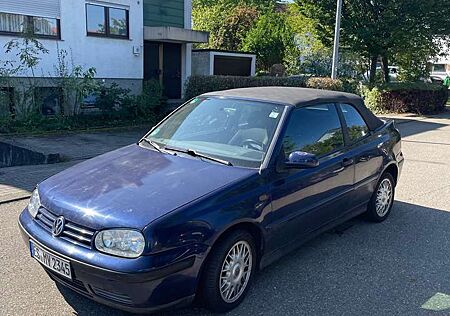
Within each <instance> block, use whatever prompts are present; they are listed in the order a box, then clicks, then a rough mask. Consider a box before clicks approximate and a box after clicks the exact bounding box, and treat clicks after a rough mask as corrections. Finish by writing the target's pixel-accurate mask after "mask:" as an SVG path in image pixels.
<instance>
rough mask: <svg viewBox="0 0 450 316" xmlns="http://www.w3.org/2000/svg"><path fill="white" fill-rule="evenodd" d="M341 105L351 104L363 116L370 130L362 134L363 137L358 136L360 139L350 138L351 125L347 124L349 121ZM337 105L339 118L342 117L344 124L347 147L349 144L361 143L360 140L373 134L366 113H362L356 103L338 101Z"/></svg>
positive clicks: (342, 123)
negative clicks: (365, 116)
mask: <svg viewBox="0 0 450 316" xmlns="http://www.w3.org/2000/svg"><path fill="white" fill-rule="evenodd" d="M341 105H349V106H351V107H353V108H354V109H355V111H356V113H358V114H359V116H361V118H362V120H363V122H364V124H366V127H367V131H368V132H367V134H366V135H364V136H362V137H360V138H358V139H356V140H351V139H350V132H349V127H348V125H347V121H346V120H345V115H344V112H342V109H341ZM335 106H336V110H337V111H338V113H339V118H340V119H341V125H342V126H343V128H344V139H345V146H346V147H348V146H353V145H355V144H357V143H359V142H360V141H362V140H364V139H366V138H367V137H369V136H371V135H372V131H371V130H370V128H369V125H368V124H367V121H366V119H365V118H364V115H362V114H361V112H360V111H359V110H358V108H357V107H356V106H355V105H353V104H351V103H343V102H338V103H335Z"/></svg>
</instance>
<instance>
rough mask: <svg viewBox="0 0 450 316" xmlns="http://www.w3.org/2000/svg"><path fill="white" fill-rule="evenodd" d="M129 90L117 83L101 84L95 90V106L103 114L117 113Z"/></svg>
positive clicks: (111, 114)
mask: <svg viewBox="0 0 450 316" xmlns="http://www.w3.org/2000/svg"><path fill="white" fill-rule="evenodd" d="M129 93H130V90H129V89H123V88H121V87H120V86H119V85H118V84H117V83H115V82H113V83H112V84H111V85H109V86H108V85H106V84H101V85H100V86H99V87H98V88H97V89H96V91H95V93H94V95H95V100H96V101H95V106H96V107H97V108H99V109H100V111H101V112H102V114H103V115H105V116H114V115H115V114H118V113H117V112H119V109H120V107H121V105H122V103H123V101H124V100H125V99H126V98H127V97H128V96H129Z"/></svg>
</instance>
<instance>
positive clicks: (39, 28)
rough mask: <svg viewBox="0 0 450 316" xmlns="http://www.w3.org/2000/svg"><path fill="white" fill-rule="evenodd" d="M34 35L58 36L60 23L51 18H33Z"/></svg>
mask: <svg viewBox="0 0 450 316" xmlns="http://www.w3.org/2000/svg"><path fill="white" fill-rule="evenodd" d="M33 25H34V34H36V35H48V36H58V21H57V20H56V19H49V18H36V17H34V18H33Z"/></svg>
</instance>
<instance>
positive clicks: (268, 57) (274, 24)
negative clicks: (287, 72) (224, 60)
mask: <svg viewBox="0 0 450 316" xmlns="http://www.w3.org/2000/svg"><path fill="white" fill-rule="evenodd" d="M290 45H293V33H292V31H291V29H290V28H289V26H288V24H287V23H286V15H285V14H283V13H276V12H270V13H267V14H264V15H262V16H261V17H260V18H259V20H258V21H257V22H256V24H255V26H254V27H253V28H252V29H251V30H250V31H249V32H248V33H247V37H246V38H245V40H244V42H243V46H242V47H243V49H244V50H246V51H251V52H255V53H256V54H257V64H258V67H259V68H260V69H262V70H269V68H270V67H271V66H272V65H274V64H281V63H283V61H284V57H285V53H286V51H287V50H288V48H289V47H290Z"/></svg>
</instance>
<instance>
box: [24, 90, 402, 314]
mask: <svg viewBox="0 0 450 316" xmlns="http://www.w3.org/2000/svg"><path fill="white" fill-rule="evenodd" d="M402 164H403V155H402V151H401V144H400V134H399V132H398V131H397V129H396V128H395V127H394V124H393V123H392V122H387V123H385V122H383V121H381V120H379V119H378V118H377V117H375V116H374V115H373V114H372V113H371V112H370V111H369V110H368V109H367V108H366V107H365V106H364V104H363V100H362V99H361V98H359V97H358V96H356V95H352V94H346V93H341V92H331V91H323V90H312V89H301V88H281V87H264V88H246V89H236V90H227V91H222V92H214V93H207V94H203V95H201V96H199V97H197V98H194V99H192V100H190V101H189V102H187V103H186V104H184V105H182V106H181V107H180V108H178V109H177V110H176V111H174V112H173V113H172V114H170V115H169V116H168V117H166V118H165V119H164V120H163V121H161V122H160V123H159V124H158V125H156V126H155V127H154V128H153V129H152V130H151V131H150V132H149V133H148V134H147V135H145V136H144V137H143V138H142V139H141V140H140V141H139V142H138V143H137V144H133V145H130V146H127V147H124V148H121V149H118V150H116V151H113V152H110V153H107V154H104V155H102V156H99V157H97V158H94V159H91V160H88V161H86V162H83V163H80V164H78V165H76V166H74V167H72V168H69V169H67V170H65V171H63V172H61V173H59V174H57V175H55V176H53V177H51V178H49V179H47V180H45V181H43V182H42V183H40V184H39V185H38V186H37V188H36V190H35V191H34V192H33V194H32V197H31V199H30V202H29V205H28V207H27V208H26V209H25V210H24V211H23V212H22V213H21V215H20V219H19V225H20V227H21V230H22V233H23V237H24V240H25V242H26V244H27V245H28V246H29V249H30V254H31V256H32V257H33V258H34V259H36V260H37V261H38V262H39V263H40V264H41V265H42V266H43V267H44V269H45V270H46V271H47V273H48V274H49V276H50V277H51V278H52V279H53V280H55V281H56V282H58V283H61V284H63V285H64V286H66V287H69V288H71V289H73V290H74V291H76V292H78V293H80V294H82V295H84V296H86V297H89V298H91V299H93V300H95V301H98V302H100V303H104V304H107V305H110V306H113V307H116V308H119V309H123V310H128V311H133V312H140V311H141V312H149V311H153V310H158V309H162V308H167V307H173V306H179V305H185V304H189V303H190V302H191V301H192V300H193V299H194V297H197V298H198V301H199V302H201V303H202V304H203V305H205V306H206V307H207V308H209V309H210V310H212V311H215V312H225V311H228V310H230V309H232V308H234V307H236V306H237V305H238V304H239V303H240V302H241V301H242V300H243V298H244V296H245V294H246V293H247V291H248V289H249V287H250V284H251V282H252V279H253V277H254V275H255V272H256V271H257V270H258V269H261V268H263V267H264V266H267V265H268V264H269V263H271V262H273V261H274V260H275V259H277V258H279V257H281V256H282V255H283V254H285V253H286V252H288V251H290V250H292V249H293V248H295V247H297V246H299V245H300V244H302V243H303V242H305V241H306V240H308V239H309V238H311V237H313V236H315V235H317V234H319V233H321V232H323V231H325V230H328V229H330V228H332V227H333V226H336V225H338V224H340V223H342V222H344V221H347V220H348V219H350V218H352V217H354V216H357V215H359V214H363V213H364V214H365V215H366V217H367V218H368V219H370V220H372V221H375V222H381V221H383V220H384V219H386V217H387V216H388V215H389V213H390V211H391V207H392V204H393V200H394V191H395V186H396V183H397V180H398V177H399V174H400V171H401V167H402Z"/></svg>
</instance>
